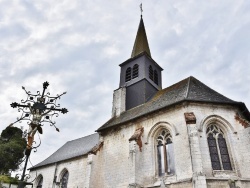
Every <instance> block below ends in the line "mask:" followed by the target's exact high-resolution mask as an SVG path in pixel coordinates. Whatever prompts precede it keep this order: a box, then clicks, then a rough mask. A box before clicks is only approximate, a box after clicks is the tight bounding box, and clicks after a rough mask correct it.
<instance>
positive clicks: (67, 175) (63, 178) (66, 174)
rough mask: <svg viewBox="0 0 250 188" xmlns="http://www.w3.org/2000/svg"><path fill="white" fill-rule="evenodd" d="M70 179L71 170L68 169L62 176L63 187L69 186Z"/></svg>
mask: <svg viewBox="0 0 250 188" xmlns="http://www.w3.org/2000/svg"><path fill="white" fill-rule="evenodd" d="M68 179H69V172H68V171H67V170H66V171H65V172H64V173H63V176H62V179H61V188H67V185H68Z"/></svg>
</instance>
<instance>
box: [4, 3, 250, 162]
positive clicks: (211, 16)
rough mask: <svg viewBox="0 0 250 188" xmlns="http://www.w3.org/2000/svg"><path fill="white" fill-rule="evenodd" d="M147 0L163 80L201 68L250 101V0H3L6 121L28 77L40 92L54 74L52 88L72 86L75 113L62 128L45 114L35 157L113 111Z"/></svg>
mask: <svg viewBox="0 0 250 188" xmlns="http://www.w3.org/2000/svg"><path fill="white" fill-rule="evenodd" d="M141 2H142V3H143V20H144V24H145V28H146V33H147V37H148V42H149V47H150V51H151V55H152V58H153V59H154V60H155V61H156V62H157V63H158V64H159V65H160V66H161V67H162V68H163V69H164V71H163V72H162V77H163V78H162V83H163V88H165V87H168V86H170V85H172V84H174V83H176V82H179V81H180V80H182V79H185V78H187V77H189V76H194V77H195V78H197V79H198V80H200V81H201V82H203V83H204V84H206V85H207V86H209V87H211V88H213V89H214V90H216V91H217V92H219V93H221V94H223V95H225V96H227V97H228V98H230V99H233V100H235V101H241V102H244V103H245V104H246V106H247V107H248V109H250V87H249V83H250V53H249V50H250V36H249V31H250V11H249V10H250V1H247V0H245V1H244V0H237V1H235V0H220V1H217V0H211V1H205V0H201V1H195V0H178V1H176V0H168V1H166V0H144V1H139V0H120V1H117V0H53V1H51V0H42V1H41V0H40V1H39V0H37V1H29V0H12V1H9V0H0V88H1V91H0V99H1V105H0V131H2V130H3V129H5V128H6V127H7V126H8V125H9V124H10V123H12V122H14V121H15V120H16V118H17V117H20V115H21V114H20V113H19V112H18V111H17V109H13V108H11V107H10V103H12V102H19V103H20V102H21V100H22V99H25V98H26V94H25V92H24V91H23V90H22V86H24V87H25V88H26V89H27V90H28V91H31V93H36V92H37V91H41V90H42V83H43V82H45V81H48V82H49V83H50V85H49V87H48V91H49V92H50V93H51V96H56V95H57V94H61V93H63V92H64V91H67V94H66V95H63V96H62V97H61V99H60V104H61V107H65V108H67V109H68V110H69V113H67V114H60V116H59V117H57V118H55V121H56V126H57V127H58V128H59V129H60V132H59V133H58V132H57V131H56V130H55V128H54V127H51V126H50V125H49V124H44V126H43V134H42V135H40V138H41V141H42V143H41V146H40V147H39V148H38V151H37V152H36V153H32V154H31V160H30V161H31V162H32V164H33V165H35V164H37V163H38V162H41V161H42V160H44V159H45V158H47V157H48V156H50V155H51V154H52V153H53V152H55V151H56V150H57V149H58V148H59V147H61V146H62V145H63V144H65V143H66V142H67V141H70V140H73V139H77V138H80V137H83V136H86V135H89V134H93V133H94V132H95V130H97V129H98V128H99V127H100V126H102V125H103V124H104V123H105V122H106V121H108V120H109V119H110V117H111V110H112V97H113V91H114V90H115V89H117V88H118V86H119V74H120V67H119V64H121V63H123V62H124V61H126V60H127V59H129V58H130V56H131V52H132V48H133V44H134V40H135V36H136V32H137V29H138V25H139V21H140V14H141V12H140V8H139V5H140V3H141ZM15 126H17V127H21V126H23V127H24V129H28V125H27V122H24V121H23V122H22V123H17V124H15ZM36 139H38V135H36ZM29 166H30V164H29Z"/></svg>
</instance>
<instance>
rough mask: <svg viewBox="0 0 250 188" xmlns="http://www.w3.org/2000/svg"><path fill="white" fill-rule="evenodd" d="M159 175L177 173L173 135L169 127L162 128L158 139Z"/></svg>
mask: <svg viewBox="0 0 250 188" xmlns="http://www.w3.org/2000/svg"><path fill="white" fill-rule="evenodd" d="M156 143H157V162H158V174H159V176H164V175H167V174H168V175H169V174H174V173H175V167H174V166H175V165H174V148H173V143H172V136H171V134H170V132H169V131H168V130H167V129H164V130H162V131H161V132H160V133H159V134H158V137H157V139H156Z"/></svg>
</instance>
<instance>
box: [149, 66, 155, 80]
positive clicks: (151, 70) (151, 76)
mask: <svg viewBox="0 0 250 188" xmlns="http://www.w3.org/2000/svg"><path fill="white" fill-rule="evenodd" d="M148 74H149V78H150V79H151V80H154V77H153V74H154V72H153V68H152V66H151V65H150V66H149V68H148Z"/></svg>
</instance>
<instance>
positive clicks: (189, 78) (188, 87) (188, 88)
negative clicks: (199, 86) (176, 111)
mask: <svg viewBox="0 0 250 188" xmlns="http://www.w3.org/2000/svg"><path fill="white" fill-rule="evenodd" d="M191 78H192V76H189V77H188V85H187V93H186V96H185V97H184V98H185V99H187V98H188V94H189V90H190V80H191Z"/></svg>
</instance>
